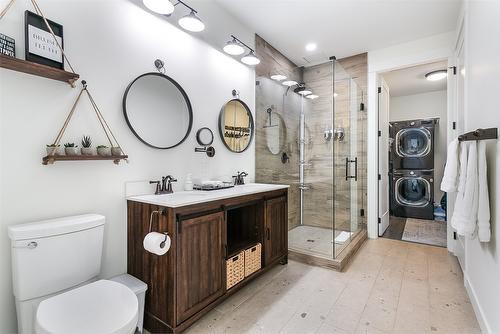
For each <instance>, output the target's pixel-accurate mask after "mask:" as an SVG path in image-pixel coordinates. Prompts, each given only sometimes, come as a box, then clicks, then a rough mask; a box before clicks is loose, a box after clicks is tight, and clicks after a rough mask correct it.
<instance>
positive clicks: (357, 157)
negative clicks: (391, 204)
mask: <svg viewBox="0 0 500 334" xmlns="http://www.w3.org/2000/svg"><path fill="white" fill-rule="evenodd" d="M355 79H356V78H354V77H352V76H351V75H349V73H348V72H347V71H345V69H344V68H343V67H342V66H341V64H340V63H339V62H338V61H336V60H332V61H329V62H327V63H324V64H320V65H316V66H312V67H307V68H304V69H303V72H302V81H303V84H304V85H305V86H303V87H302V89H304V88H305V89H306V90H308V91H311V92H312V94H306V95H301V94H300V93H299V91H300V89H299V88H300V87H296V86H291V87H286V86H284V85H282V84H281V83H279V82H276V81H273V80H271V79H269V78H265V77H258V78H257V82H258V85H257V89H256V102H257V103H256V107H257V129H256V130H257V136H256V144H257V155H256V179H257V181H258V182H272V183H285V184H289V185H290V190H289V208H290V210H289V234H288V244H289V249H290V250H291V251H293V252H297V253H300V254H305V255H310V256H315V257H321V258H325V259H336V258H338V257H339V256H340V255H341V254H342V252H343V251H344V250H345V249H346V248H347V246H348V245H349V244H350V243H351V241H352V240H353V239H355V238H356V236H357V235H358V233H359V232H360V231H362V229H363V228H364V226H365V222H364V207H365V198H364V195H365V194H366V191H365V190H366V189H365V188H366V186H364V185H363V184H364V183H365V182H366V161H365V154H364V152H366V150H365V137H366V136H365V127H366V115H365V111H364V103H363V99H364V92H363V91H362V89H361V88H360V87H359V85H358V84H357V83H356V80H355ZM262 111H265V113H263V112H262ZM275 124H276V125H278V126H277V127H272V126H273V125H275ZM279 129H280V130H279ZM259 132H260V133H259ZM259 138H260V139H259ZM276 138H278V139H276ZM270 143H271V144H270ZM272 143H274V144H272ZM276 143H278V144H276ZM280 143H281V144H280ZM278 147H279V148H280V149H277V148H278ZM266 148H267V153H269V152H270V151H272V150H274V151H275V152H278V151H279V154H281V157H280V158H281V159H280V160H281V161H279V163H276V164H273V163H272V162H271V160H267V159H266V160H261V159H262V158H265V154H262V152H263V151H266ZM283 155H285V157H283Z"/></svg>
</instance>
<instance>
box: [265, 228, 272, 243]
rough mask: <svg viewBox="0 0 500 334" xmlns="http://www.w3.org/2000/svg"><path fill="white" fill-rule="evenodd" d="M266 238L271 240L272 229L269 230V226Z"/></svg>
mask: <svg viewBox="0 0 500 334" xmlns="http://www.w3.org/2000/svg"><path fill="white" fill-rule="evenodd" d="M266 238H267V240H271V231H270V230H269V227H268V228H266Z"/></svg>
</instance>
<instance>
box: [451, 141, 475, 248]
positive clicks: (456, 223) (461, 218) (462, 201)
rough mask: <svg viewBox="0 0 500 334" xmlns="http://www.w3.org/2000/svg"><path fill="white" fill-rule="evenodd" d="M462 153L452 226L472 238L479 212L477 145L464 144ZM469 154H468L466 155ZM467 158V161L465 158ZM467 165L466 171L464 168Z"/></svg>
mask: <svg viewBox="0 0 500 334" xmlns="http://www.w3.org/2000/svg"><path fill="white" fill-rule="evenodd" d="M461 146H462V147H461V153H460V164H461V166H460V170H461V174H460V182H459V185H458V194H457V201H456V203H455V211H454V212H453V217H452V221H451V225H452V226H453V227H454V228H455V229H456V230H457V233H458V234H459V235H463V236H468V237H469V238H472V237H473V236H474V233H475V231H476V226H477V224H476V222H477V210H478V205H479V196H478V191H479V185H478V173H477V165H478V160H477V143H476V142H475V141H471V142H468V143H462V145H461ZM465 152H467V153H465ZM465 155H466V156H467V159H466V161H464V160H465V158H464V156H465ZM464 165H465V169H464V168H463V167H464Z"/></svg>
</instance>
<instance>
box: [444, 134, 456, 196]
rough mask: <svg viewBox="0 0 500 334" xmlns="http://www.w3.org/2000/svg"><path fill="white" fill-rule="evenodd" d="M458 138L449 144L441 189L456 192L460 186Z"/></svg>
mask: <svg viewBox="0 0 500 334" xmlns="http://www.w3.org/2000/svg"><path fill="white" fill-rule="evenodd" d="M458 144H459V141H458V139H455V140H452V141H451V142H450V144H448V152H447V158H446V166H445V168H444V175H443V180H442V181H441V190H442V191H444V192H447V193H449V192H456V191H457V186H458V184H457V183H458V166H459V163H458V147H459V146H458Z"/></svg>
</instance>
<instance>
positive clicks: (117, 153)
mask: <svg viewBox="0 0 500 334" xmlns="http://www.w3.org/2000/svg"><path fill="white" fill-rule="evenodd" d="M111 155H112V156H114V157H117V156H120V155H122V149H121V147H120V146H113V147H111Z"/></svg>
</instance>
